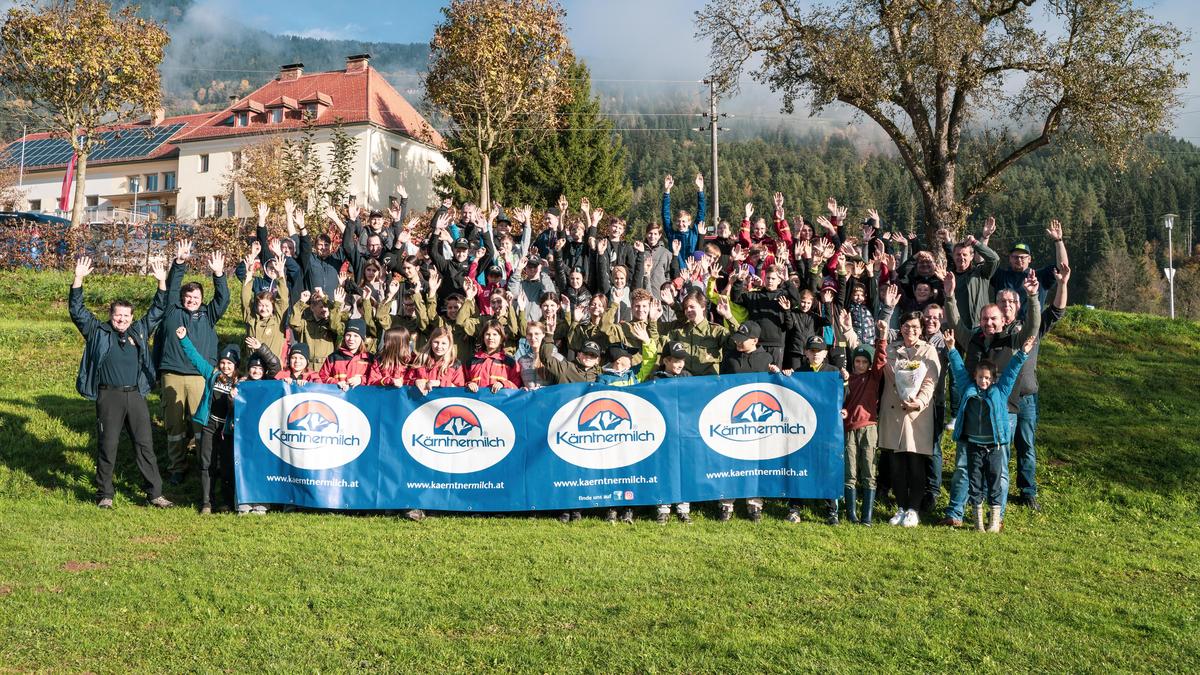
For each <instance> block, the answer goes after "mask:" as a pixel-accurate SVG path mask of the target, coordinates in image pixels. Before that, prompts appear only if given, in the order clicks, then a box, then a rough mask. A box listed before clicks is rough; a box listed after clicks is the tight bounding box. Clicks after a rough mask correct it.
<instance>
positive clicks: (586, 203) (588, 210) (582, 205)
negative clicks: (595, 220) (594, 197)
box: [579, 197, 592, 221]
mask: <svg viewBox="0 0 1200 675" xmlns="http://www.w3.org/2000/svg"><path fill="white" fill-rule="evenodd" d="M579 210H580V211H582V212H583V217H584V218H585V219H587V220H589V221H590V220H591V216H592V202H591V200H590V199H588V198H587V197H584V198H583V199H580V200H579Z"/></svg>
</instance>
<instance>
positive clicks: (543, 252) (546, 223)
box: [533, 206, 563, 259]
mask: <svg viewBox="0 0 1200 675" xmlns="http://www.w3.org/2000/svg"><path fill="white" fill-rule="evenodd" d="M562 215H563V214H562V211H560V210H559V209H558V207H555V206H552V207H550V208H548V209H546V213H545V214H543V215H542V231H541V232H539V233H538V236H537V237H536V238H535V239H534V240H533V247H534V248H536V249H537V254H538V256H540V257H541V258H542V259H546V258H549V257H550V256H551V255H552V254H553V253H554V252H555V251H556V250H557V248H558V240H559V239H560V238H561V237H562V232H560V228H561V223H562Z"/></svg>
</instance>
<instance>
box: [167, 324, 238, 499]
mask: <svg viewBox="0 0 1200 675" xmlns="http://www.w3.org/2000/svg"><path fill="white" fill-rule="evenodd" d="M175 335H176V336H178V337H179V340H180V342H182V343H183V344H182V347H183V353H184V354H186V355H187V357H188V359H189V360H190V361H191V362H192V364H193V365H195V366H196V370H198V371H200V374H201V375H203V376H204V382H205V386H204V395H203V396H202V397H201V398H200V405H199V407H197V408H196V415H195V417H193V418H192V422H194V423H195V424H197V425H199V426H200V513H202V514H209V513H212V492H213V490H212V487H213V476H212V474H213V469H214V468H216V470H217V471H219V472H220V475H221V498H222V499H223V500H224V501H225V504H224V505H223V506H222V507H221V508H220V510H221V511H229V510H232V509H233V503H234V499H233V396H234V393H235V390H236V389H237V383H238V373H237V369H238V359H239V358H240V356H241V350H240V349H239V348H238V346H237V345H226V346H225V347H224V348H223V349H222V350H221V356H220V358H218V359H217V367H216V368H213V367H212V366H210V365H209V364H208V360H207V359H205V358H204V356H202V355H201V354H200V352H199V351H197V350H196V347H195V346H194V345H193V344H192V341H191V340H189V339H188V336H187V328H185V327H183V326H180V327H179V328H177V329H176V330H175ZM214 445H216V446H217V447H216V450H217V457H216V467H214V466H213V446H214Z"/></svg>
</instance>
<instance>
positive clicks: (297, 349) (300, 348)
mask: <svg viewBox="0 0 1200 675" xmlns="http://www.w3.org/2000/svg"><path fill="white" fill-rule="evenodd" d="M360 335H361V333H360ZM292 354H300V355H301V356H303V357H304V360H305V361H311V360H312V359H311V357H310V356H309V353H308V343H305V342H297V343H295V344H293V345H292V348H291V349H289V350H288V358H291V357H292Z"/></svg>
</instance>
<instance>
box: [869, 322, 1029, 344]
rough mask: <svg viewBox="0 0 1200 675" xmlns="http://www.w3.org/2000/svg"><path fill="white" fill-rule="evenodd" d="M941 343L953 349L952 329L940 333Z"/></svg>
mask: <svg viewBox="0 0 1200 675" xmlns="http://www.w3.org/2000/svg"><path fill="white" fill-rule="evenodd" d="M881 323H882V322H881ZM1030 339H1032V338H1030ZM942 341H943V342H945V343H946V349H954V329H952V328H947V329H946V330H944V331H942Z"/></svg>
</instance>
